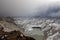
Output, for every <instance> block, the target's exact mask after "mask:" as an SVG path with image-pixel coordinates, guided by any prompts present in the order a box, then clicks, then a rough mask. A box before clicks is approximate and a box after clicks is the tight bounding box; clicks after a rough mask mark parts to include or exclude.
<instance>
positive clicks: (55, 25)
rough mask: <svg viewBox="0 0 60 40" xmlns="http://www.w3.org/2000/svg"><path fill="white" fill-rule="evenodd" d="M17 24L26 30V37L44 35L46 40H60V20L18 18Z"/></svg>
mask: <svg viewBox="0 0 60 40" xmlns="http://www.w3.org/2000/svg"><path fill="white" fill-rule="evenodd" d="M15 23H16V24H17V25H18V26H19V27H20V28H23V29H24V33H25V34H26V35H42V36H43V39H44V40H60V36H59V37H58V35H59V34H60V19H45V18H41V19H36V18H33V19H28V18H26V19H22V18H17V19H16V21H15ZM33 27H34V28H33ZM43 39H42V40H43ZM37 40H38V39H37ZM40 40H41V39H40Z"/></svg>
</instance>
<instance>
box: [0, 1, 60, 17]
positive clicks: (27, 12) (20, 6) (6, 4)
mask: <svg viewBox="0 0 60 40" xmlns="http://www.w3.org/2000/svg"><path fill="white" fill-rule="evenodd" d="M0 8H1V9H0V10H1V11H0V14H2V13H3V14H4V15H6V14H8V15H13V16H36V15H37V16H41V15H43V16H52V17H56V16H60V0H0ZM3 14H2V15H3Z"/></svg>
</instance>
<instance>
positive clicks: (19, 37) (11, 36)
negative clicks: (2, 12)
mask: <svg viewBox="0 0 60 40" xmlns="http://www.w3.org/2000/svg"><path fill="white" fill-rule="evenodd" d="M0 40H35V39H34V38H32V37H29V36H25V35H24V34H23V33H22V31H21V30H20V28H18V27H17V25H16V24H15V23H14V19H12V18H10V17H6V18H0Z"/></svg>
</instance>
